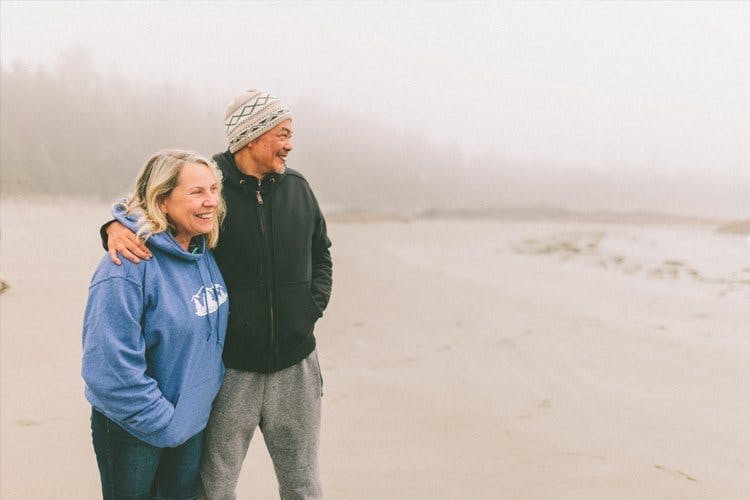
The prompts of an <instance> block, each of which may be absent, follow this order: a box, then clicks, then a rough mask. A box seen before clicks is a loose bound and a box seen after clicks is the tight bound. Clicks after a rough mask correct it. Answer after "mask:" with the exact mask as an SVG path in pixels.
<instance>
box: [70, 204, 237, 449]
mask: <svg viewBox="0 0 750 500" xmlns="http://www.w3.org/2000/svg"><path fill="white" fill-rule="evenodd" d="M113 215H114V216H115V218H116V219H117V220H118V221H120V222H122V223H123V224H125V225H126V226H127V227H128V228H130V229H131V230H134V231H135V230H136V229H137V223H136V221H135V220H134V219H132V218H127V217H126V216H125V214H124V209H123V207H122V206H121V205H116V206H115V207H114V209H113ZM147 245H148V247H149V249H150V250H151V252H152V254H153V257H152V258H151V259H150V260H148V261H144V262H141V263H140V264H133V263H131V262H129V261H127V260H125V259H122V260H123V263H122V265H121V266H117V265H115V264H113V263H112V262H111V261H110V259H109V256H108V255H105V256H104V257H103V258H102V260H101V262H100V263H99V266H98V267H97V269H96V271H95V272H94V276H93V278H92V279H91V285H90V287H89V296H88V302H87V304H86V312H85V313H84V321H83V368H82V370H81V374H82V376H83V379H84V380H85V382H86V391H85V393H86V399H88V400H89V402H90V403H91V405H92V406H93V407H94V408H96V409H97V410H98V411H100V412H101V413H103V414H104V415H106V416H107V417H108V418H110V419H111V420H113V421H115V422H117V423H118V424H119V425H120V426H122V427H123V428H124V429H126V430H127V431H128V432H130V433H131V434H132V435H133V436H135V437H137V438H138V439H140V440H142V441H145V442H146V443H149V444H151V445H153V446H157V447H160V448H165V447H175V446H178V445H180V444H182V443H183V442H185V441H186V440H188V439H189V438H190V437H192V436H194V435H195V434H197V433H198V432H200V431H201V430H203V429H204V428H205V426H206V423H207V422H208V415H209V413H210V412H211V404H212V402H213V400H214V397H215V396H216V394H217V393H218V391H219V387H220V386H221V381H222V378H223V375H224V365H223V363H222V360H221V352H222V347H223V344H224V335H225V333H226V327H227V316H228V311H229V303H228V301H227V293H226V286H225V284H224V280H223V278H222V277H221V273H220V272H219V268H218V267H217V265H216V261H215V260H214V256H213V254H212V253H211V252H210V251H207V249H206V247H205V241H204V240H203V241H202V243H201V247H200V248H199V249H198V250H199V252H198V253H188V252H186V251H185V250H184V249H183V248H182V247H180V245H179V244H178V243H177V241H175V239H174V238H173V237H172V235H171V234H169V233H168V232H163V233H158V234H155V235H153V236H151V237H150V238H149V239H148V241H147Z"/></svg>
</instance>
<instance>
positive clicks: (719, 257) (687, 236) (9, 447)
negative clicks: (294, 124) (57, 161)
mask: <svg viewBox="0 0 750 500" xmlns="http://www.w3.org/2000/svg"><path fill="white" fill-rule="evenodd" d="M0 209H1V210H2V211H1V212H0V216H1V217H2V227H1V229H0V231H1V239H0V259H1V261H0V275H2V278H3V279H5V280H6V281H8V282H9V283H10V285H11V288H9V289H8V290H6V291H5V293H3V294H2V295H1V296H0V387H1V389H2V404H0V448H1V450H0V488H1V489H0V493H1V494H2V498H8V499H40V498H66V499H67V498H97V496H98V491H99V485H98V475H97V470H96V465H95V459H94V454H93V451H92V448H91V439H90V431H89V428H88V415H89V411H90V410H89V408H88V406H87V404H86V402H85V399H84V398H83V383H82V381H81V378H80V375H79V370H80V354H81V348H80V328H81V317H82V314H83V307H84V304H85V298H86V288H87V286H88V281H89V279H90V276H91V273H92V272H93V269H94V267H95V266H96V263H97V261H98V260H99V258H101V255H102V253H103V251H102V249H101V246H100V245H99V242H98V234H97V228H98V225H99V224H100V222H101V221H102V220H104V219H105V218H106V217H107V213H108V207H107V206H106V205H105V204H91V203H79V202H60V203H57V204H48V203H21V202H8V201H4V202H3V204H2V206H1V207H0ZM330 233H331V239H332V240H333V241H334V247H333V248H332V251H333V255H334V259H335V260H334V265H335V270H334V295H333V299H332V302H331V305H330V307H329V309H328V310H327V311H326V315H325V316H324V318H323V319H322V320H321V321H320V323H319V324H318V327H317V329H316V332H317V337H318V344H319V353H320V361H321V365H322V369H323V376H324V393H325V396H324V399H323V411H324V415H323V418H324V421H323V429H322V456H321V458H322V474H323V482H324V489H325V492H326V497H327V498H330V499H352V498H356V499H386V498H387V499H416V498H425V499H427V498H455V499H464V498H503V499H524V500H526V499H592V500H594V499H596V500H600V499H643V498H658V499H667V500H669V499H674V500H678V499H679V500H685V499H703V498H711V499H737V498H750V479H748V474H747V471H748V470H750V398H748V395H747V394H748V387H750V369H748V359H750V258H748V256H749V255H750V243H749V242H748V241H747V239H746V236H745V235H744V234H736V233H732V232H729V233H727V232H724V233H721V232H717V231H715V228H714V227H713V226H709V225H705V224H682V225H675V224H658V223H653V222H652V223H649V224H636V223H627V221H625V222H623V223H602V222H574V221H566V222H556V223H554V222H544V221H538V220H537V221H522V220H502V221H499V220H494V221H493V220H471V219H432V220H414V221H407V220H402V221H399V220H383V221H378V220H377V218H374V219H371V220H369V221H367V222H356V221H348V222H347V221H343V220H340V221H338V222H337V221H332V222H331V223H330ZM277 496H278V495H277V493H276V486H275V480H274V477H273V471H272V466H271V464H270V460H269V459H268V456H267V453H266V451H265V448H264V446H263V443H262V438H261V434H260V433H257V434H256V439H255V441H254V442H253V444H252V445H251V451H250V454H249V457H248V460H247V461H246V464H245V468H244V471H243V475H242V478H241V482H240V489H239V497H240V498H260V499H265V498H276V497H277Z"/></svg>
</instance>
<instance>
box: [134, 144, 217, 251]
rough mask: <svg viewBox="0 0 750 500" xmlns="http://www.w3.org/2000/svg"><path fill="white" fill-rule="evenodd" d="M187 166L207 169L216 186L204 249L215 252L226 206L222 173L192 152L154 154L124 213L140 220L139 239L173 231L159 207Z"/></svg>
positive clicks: (173, 150)
mask: <svg viewBox="0 0 750 500" xmlns="http://www.w3.org/2000/svg"><path fill="white" fill-rule="evenodd" d="M187 163H197V164H200V165H205V166H207V167H208V168H209V169H210V170H211V173H212V174H213V175H214V178H215V179H216V182H217V184H218V186H219V193H218V194H219V206H218V207H217V209H216V224H214V227H213V229H211V232H210V233H208V234H207V235H206V246H207V247H208V248H214V247H215V246H216V244H217V243H218V242H219V226H221V223H222V222H223V221H224V215H225V214H226V205H225V204H224V198H223V197H222V196H221V177H222V176H221V171H220V170H219V167H217V166H216V164H215V163H214V162H213V161H211V160H208V159H206V158H204V157H203V156H201V155H199V154H198V153H195V152H193V151H182V150H178V149H165V150H162V151H157V152H156V153H154V154H153V156H151V158H149V159H148V160H147V161H146V163H145V164H144V165H143V168H142V169H141V172H140V173H139V174H138V178H137V179H136V181H135V191H134V192H133V195H132V196H131V197H130V198H129V199H127V200H126V201H125V211H126V213H128V214H134V215H137V216H138V217H139V221H138V226H139V227H138V236H140V237H142V238H144V239H148V237H149V236H151V235H153V234H157V233H161V232H164V231H166V230H168V229H169V230H170V231H174V230H175V228H174V227H173V226H172V224H170V223H169V221H168V220H167V217H166V216H165V215H164V213H163V212H162V211H161V210H160V209H159V203H160V202H161V201H162V200H164V198H166V197H168V196H169V195H170V194H171V193H172V190H173V189H174V188H175V186H177V180H178V178H179V176H180V172H181V171H182V167H183V166H184V165H185V164H187Z"/></svg>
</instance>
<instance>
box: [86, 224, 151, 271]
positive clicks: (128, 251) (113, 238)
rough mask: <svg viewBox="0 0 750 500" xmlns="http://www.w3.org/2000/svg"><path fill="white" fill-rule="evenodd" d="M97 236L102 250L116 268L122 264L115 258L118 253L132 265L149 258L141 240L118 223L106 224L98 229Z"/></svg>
mask: <svg viewBox="0 0 750 500" xmlns="http://www.w3.org/2000/svg"><path fill="white" fill-rule="evenodd" d="M99 235H100V236H101V238H102V245H103V246H104V249H105V250H106V251H107V252H109V258H110V259H112V262H114V263H115V264H117V265H118V266H119V265H120V264H122V262H121V261H120V259H119V258H118V257H117V254H118V253H119V254H120V255H122V256H123V257H125V258H126V259H128V260H129V261H130V262H132V263H133V264H138V263H139V262H140V261H141V259H150V258H151V252H150V251H149V249H148V247H147V246H146V244H145V243H144V242H143V240H142V239H140V238H138V237H137V236H136V235H135V233H134V232H133V231H131V230H130V229H128V228H127V227H125V226H124V225H123V224H121V223H120V222H117V221H115V220H112V221H109V222H107V223H106V224H104V225H103V226H102V227H101V228H100V229H99Z"/></svg>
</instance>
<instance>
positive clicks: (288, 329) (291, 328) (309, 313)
mask: <svg viewBox="0 0 750 500" xmlns="http://www.w3.org/2000/svg"><path fill="white" fill-rule="evenodd" d="M277 300H278V302H277V311H278V314H277V320H278V323H277V324H278V328H277V331H278V333H279V338H280V340H282V341H284V342H289V343H291V344H294V343H300V342H303V341H305V340H307V339H308V338H309V336H310V335H311V334H312V330H313V326H315V321H316V320H317V319H318V318H319V317H320V312H319V311H318V308H317V306H316V305H315V302H313V298H312V293H311V292H310V282H308V281H306V282H302V283H289V284H286V285H281V286H280V287H279V288H278V290H277Z"/></svg>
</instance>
